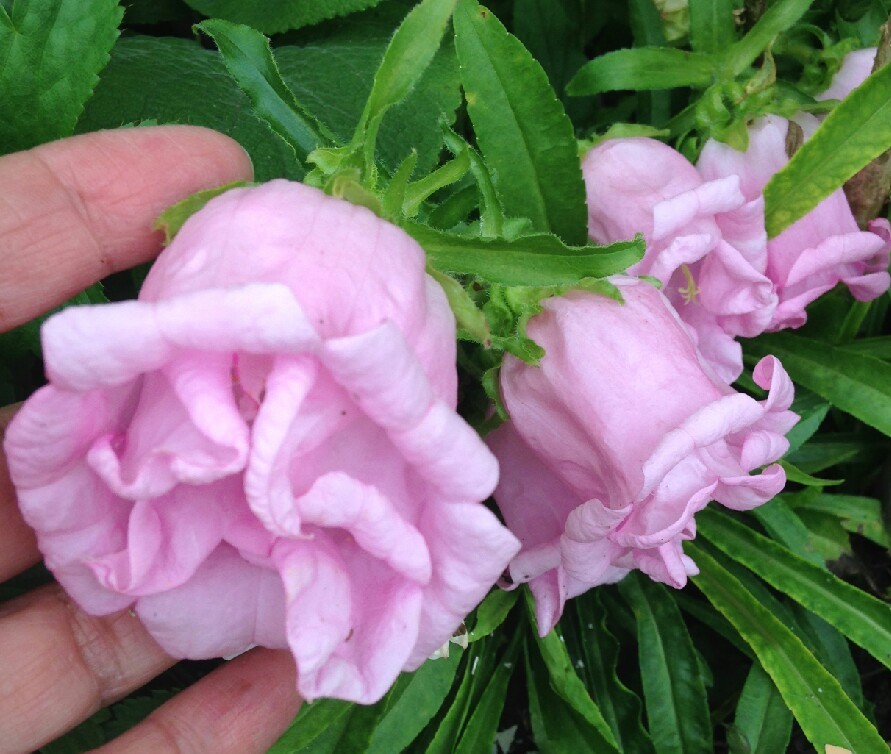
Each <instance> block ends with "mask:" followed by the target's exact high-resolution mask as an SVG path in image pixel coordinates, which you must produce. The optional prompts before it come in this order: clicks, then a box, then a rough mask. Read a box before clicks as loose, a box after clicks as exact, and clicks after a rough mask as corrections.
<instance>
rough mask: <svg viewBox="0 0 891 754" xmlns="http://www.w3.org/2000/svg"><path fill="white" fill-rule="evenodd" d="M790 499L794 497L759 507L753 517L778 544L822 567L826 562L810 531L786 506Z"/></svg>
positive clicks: (783, 497)
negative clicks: (787, 500)
mask: <svg viewBox="0 0 891 754" xmlns="http://www.w3.org/2000/svg"><path fill="white" fill-rule="evenodd" d="M809 492H813V490H809ZM789 497H792V496H791V495H779V496H778V497H775V498H774V499H773V500H770V501H769V502H767V503H765V504H764V505H759V506H758V507H757V508H755V509H754V510H753V511H752V515H753V516H754V517H755V518H757V519H758V521H759V523H760V524H761V525H762V526H763V527H764V528H765V530H766V531H767V533H768V534H769V535H770V536H771V537H772V538H773V539H775V540H776V541H777V542H781V543H782V544H784V545H785V546H786V547H788V548H789V549H790V550H792V551H793V552H794V553H796V554H797V555H798V556H799V557H802V558H804V559H805V560H808V561H810V562H811V563H814V564H815V565H818V566H822V565H824V564H825V562H826V561H825V560H824V559H823V557H822V556H821V555H820V553H819V552H818V551H817V550H816V548H815V547H814V544H813V541H812V538H811V533H810V531H809V530H808V528H807V526H805V525H804V522H803V521H802V520H801V518H800V517H799V516H798V515H797V514H796V513H795V511H793V510H792V509H791V508H790V507H789V506H788V505H786V502H785V501H786V499H788V498H789Z"/></svg>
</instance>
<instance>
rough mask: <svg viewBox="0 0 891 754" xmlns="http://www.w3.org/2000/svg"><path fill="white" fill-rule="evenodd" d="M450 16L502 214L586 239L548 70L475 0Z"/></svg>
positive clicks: (578, 183) (574, 156) (565, 124)
mask: <svg viewBox="0 0 891 754" xmlns="http://www.w3.org/2000/svg"><path fill="white" fill-rule="evenodd" d="M454 23H455V46H456V49H457V51H458V60H459V62H460V64H461V84H462V86H463V87H464V94H465V98H466V100H467V112H468V114H469V115H470V120H471V122H472V123H473V129H474V132H475V134H476V138H477V143H478V144H479V147H480V151H481V152H482V154H483V157H484V159H485V161H486V166H487V168H488V169H489V171H490V172H491V175H492V180H493V182H494V184H495V188H496V190H497V192H498V196H499V199H500V201H501V206H502V208H503V210H504V212H505V214H506V215H508V216H513V217H523V218H528V219H529V220H531V222H532V227H533V229H535V230H538V231H545V232H546V231H550V232H553V233H555V234H556V235H558V236H559V237H560V238H562V239H563V240H564V241H565V242H567V243H575V244H580V243H584V242H585V239H586V238H587V212H586V209H585V188H584V183H583V182H582V173H581V167H580V163H579V159H578V151H577V147H576V141H575V134H574V131H573V127H572V123H571V122H570V121H569V118H568V117H567V116H566V113H565V112H564V110H563V106H562V105H561V104H560V101H559V100H558V99H557V96H556V94H555V93H554V90H553V89H552V88H551V85H550V83H549V82H548V77H547V75H546V74H545V72H544V70H542V68H541V66H540V65H539V64H538V62H537V61H536V60H535V59H534V58H533V57H532V56H531V55H530V54H529V52H528V51H527V50H526V48H525V47H523V44H522V43H521V42H520V41H519V40H518V39H517V38H516V37H514V36H512V35H511V34H509V33H508V32H507V31H506V30H505V28H504V26H502V24H501V23H500V22H499V21H498V19H497V18H495V16H494V15H493V14H492V13H491V11H488V10H486V9H485V8H483V7H482V6H480V5H479V3H477V2H476V0H459V3H458V7H457V9H456V10H455V20H454Z"/></svg>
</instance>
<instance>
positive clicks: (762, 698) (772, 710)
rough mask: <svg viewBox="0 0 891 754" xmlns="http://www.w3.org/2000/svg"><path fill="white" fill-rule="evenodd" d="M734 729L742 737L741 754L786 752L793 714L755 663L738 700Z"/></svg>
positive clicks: (771, 682) (762, 669) (765, 674)
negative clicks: (742, 746)
mask: <svg viewBox="0 0 891 754" xmlns="http://www.w3.org/2000/svg"><path fill="white" fill-rule="evenodd" d="M733 729H734V730H735V731H736V734H737V735H740V736H742V737H743V740H744V742H745V748H744V749H743V748H741V752H742V751H744V752H746V754H777V752H781V751H786V747H787V746H788V745H789V739H790V738H791V736H792V713H791V712H790V711H789V708H788V707H787V706H786V704H785V703H784V702H783V697H782V696H781V695H780V692H779V691H777V687H776V686H775V685H774V683H773V681H771V680H770V676H769V675H767V673H765V672H764V668H762V667H761V665H760V664H759V663H757V662H755V663H754V664H753V665H752V668H751V670H749V675H748V677H747V678H746V683H745V685H744V686H743V690H742V694H740V696H739V702H738V703H737V705H736V716H735V718H734V720H733ZM729 737H730V736H729V735H728V738H729Z"/></svg>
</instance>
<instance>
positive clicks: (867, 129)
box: [764, 65, 891, 238]
mask: <svg viewBox="0 0 891 754" xmlns="http://www.w3.org/2000/svg"><path fill="white" fill-rule="evenodd" d="M889 148H891V65H886V66H884V67H883V68H880V69H879V70H878V71H876V72H875V73H874V74H872V75H871V76H870V77H869V78H867V79H866V81H864V82H863V83H862V84H861V85H860V86H859V87H857V88H856V89H855V90H854V91H853V92H851V94H850V95H848V96H847V97H846V98H845V99H844V100H843V101H842V102H841V103H840V104H839V105H838V107H836V108H835V109H834V110H833V111H832V112H831V113H829V115H828V116H826V120H824V121H823V123H821V124H820V127H819V128H817V130H816V131H815V132H814V135H813V136H811V138H810V139H808V140H807V141H806V142H805V143H804V144H803V145H802V146H801V149H799V150H798V151H797V152H796V153H795V155H794V156H793V157H792V159H791V160H789V163H788V164H787V165H785V166H784V167H783V169H782V170H780V171H779V172H777V173H775V174H774V175H773V177H772V178H771V179H770V181H768V183H767V185H766V186H765V187H764V202H765V217H764V220H765V224H766V226H767V233H768V235H769V236H770V237H771V238H772V237H774V236H776V235H778V234H779V233H781V232H782V231H783V230H784V229H786V228H787V227H789V226H790V225H791V224H792V223H794V222H795V221H796V220H798V219H799V218H801V217H804V215H806V214H807V213H808V212H810V211H811V210H812V209H814V207H816V206H817V205H818V204H819V203H820V202H821V201H823V200H824V199H825V198H826V197H828V196H829V195H830V194H832V193H833V192H834V191H835V190H837V189H838V188H840V187H841V186H842V185H843V184H844V183H845V181H847V180H848V179H849V178H850V177H851V176H853V175H854V174H855V173H857V172H858V171H859V170H860V169H862V168H863V167H865V166H866V165H868V164H869V163H870V162H872V161H873V160H874V159H875V158H876V157H878V156H879V155H880V154H882V153H883V152H884V151H886V150H887V149H889Z"/></svg>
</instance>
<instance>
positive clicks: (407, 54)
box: [352, 0, 457, 155]
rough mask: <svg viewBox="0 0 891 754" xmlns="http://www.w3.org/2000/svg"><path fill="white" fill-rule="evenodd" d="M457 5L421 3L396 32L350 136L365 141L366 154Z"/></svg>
mask: <svg viewBox="0 0 891 754" xmlns="http://www.w3.org/2000/svg"><path fill="white" fill-rule="evenodd" d="M456 2H457V0H422V2H421V3H420V4H419V5H417V6H415V7H414V8H412V9H411V11H410V12H409V13H408V15H407V16H406V17H405V20H404V21H403V22H402V23H401V24H400V25H399V28H398V29H396V33H395V34H394V35H393V38H392V39H391V40H390V44H389V45H387V49H386V51H385V52H384V57H383V60H382V61H381V64H380V66H379V67H378V69H377V72H376V73H375V74H374V84H373V85H372V87H371V93H370V94H369V95H368V101H367V102H366V103H365V109H364V110H363V112H362V117H361V118H360V119H359V124H358V125H357V126H356V132H355V134H354V135H353V140H352V143H353V144H356V145H357V144H360V143H363V142H364V145H365V151H366V155H369V154H370V153H371V152H373V150H374V147H375V144H376V142H377V133H378V130H379V128H380V124H381V121H382V119H383V117H384V115H385V114H386V112H387V110H389V109H390V108H391V107H393V106H394V105H397V104H399V103H400V102H402V100H404V99H405V98H406V97H407V96H408V95H409V93H410V92H411V91H412V89H413V88H414V87H415V85H416V84H417V83H418V81H420V79H421V76H422V75H423V73H424V71H425V70H426V69H427V66H429V65H430V63H431V62H432V60H433V57H434V55H436V51H437V50H438V49H439V45H440V42H441V41H442V35H443V34H444V33H445V28H446V25H447V24H448V22H449V19H450V18H451V16H452V11H453V10H454V9H455V3H456Z"/></svg>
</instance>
